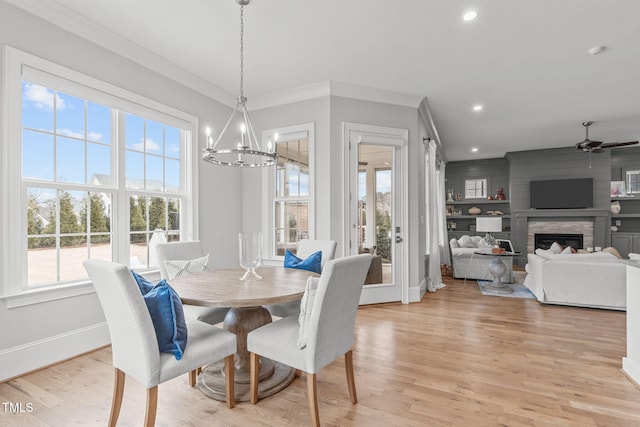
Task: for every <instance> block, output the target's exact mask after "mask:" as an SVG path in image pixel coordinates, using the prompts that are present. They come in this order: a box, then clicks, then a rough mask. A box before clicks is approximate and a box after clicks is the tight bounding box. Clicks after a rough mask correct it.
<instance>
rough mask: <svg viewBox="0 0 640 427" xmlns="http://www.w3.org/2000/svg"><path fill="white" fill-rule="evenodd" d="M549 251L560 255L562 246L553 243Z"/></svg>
mask: <svg viewBox="0 0 640 427" xmlns="http://www.w3.org/2000/svg"><path fill="white" fill-rule="evenodd" d="M549 250H550V251H551V252H553V253H554V254H559V253H562V246H560V243H558V242H553V243H552V244H551V247H550V248H549Z"/></svg>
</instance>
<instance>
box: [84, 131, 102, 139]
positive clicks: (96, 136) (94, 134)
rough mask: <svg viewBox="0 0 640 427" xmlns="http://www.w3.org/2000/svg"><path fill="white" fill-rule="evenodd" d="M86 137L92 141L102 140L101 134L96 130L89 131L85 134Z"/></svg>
mask: <svg viewBox="0 0 640 427" xmlns="http://www.w3.org/2000/svg"><path fill="white" fill-rule="evenodd" d="M87 138H89V139H90V140H92V141H102V134H101V133H98V132H89V135H87Z"/></svg>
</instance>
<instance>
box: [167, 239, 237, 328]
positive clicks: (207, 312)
mask: <svg viewBox="0 0 640 427" xmlns="http://www.w3.org/2000/svg"><path fill="white" fill-rule="evenodd" d="M156 251H157V254H158V264H159V267H160V277H162V278H163V279H166V280H167V281H168V282H169V283H171V280H172V279H174V278H175V276H174V275H175V274H190V272H193V270H192V268H195V269H196V270H199V271H202V267H205V268H206V266H207V262H204V263H201V262H197V263H196V261H199V260H202V259H203V258H207V254H205V253H204V249H203V248H202V243H201V242H200V241H199V240H192V241H186V242H171V243H158V244H157V245H156ZM194 260H195V261H194ZM176 261H192V262H194V264H193V266H190V265H189V264H187V263H182V264H179V263H177V262H176ZM167 264H169V265H173V264H176V265H173V268H171V267H169V268H168V265H167ZM190 267H191V268H190ZM211 286H215V284H213V283H212V284H211ZM228 311H229V308H228V307H198V306H195V305H185V306H184V315H185V317H187V318H188V319H198V320H200V321H201V322H204V323H208V324H210V325H215V324H217V323H220V322H222V321H223V320H224V316H226V314H227V312H228Z"/></svg>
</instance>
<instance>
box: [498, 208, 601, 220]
mask: <svg viewBox="0 0 640 427" xmlns="http://www.w3.org/2000/svg"><path fill="white" fill-rule="evenodd" d="M608 216H609V210H607V209H529V210H526V211H525V210H522V211H514V212H511V217H515V218H527V219H529V218H570V217H571V218H574V217H581V218H598V217H605V218H606V217H608Z"/></svg>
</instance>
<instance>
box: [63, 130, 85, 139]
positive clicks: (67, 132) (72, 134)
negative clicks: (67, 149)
mask: <svg viewBox="0 0 640 427" xmlns="http://www.w3.org/2000/svg"><path fill="white" fill-rule="evenodd" d="M58 134H59V135H64V136H70V137H72V138H80V139H82V138H84V134H82V133H79V132H75V131H72V130H71V129H58Z"/></svg>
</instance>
